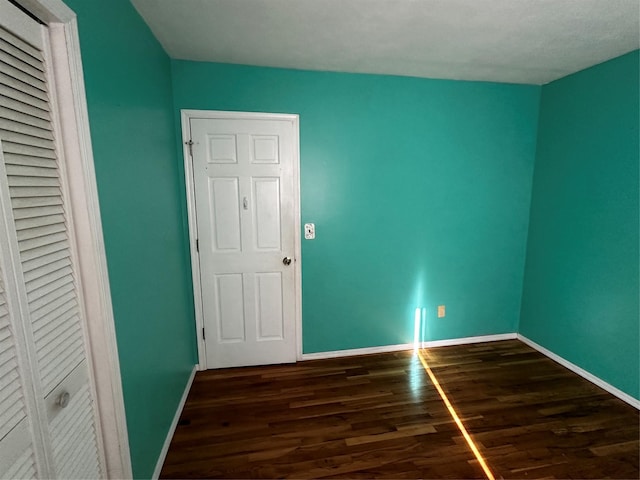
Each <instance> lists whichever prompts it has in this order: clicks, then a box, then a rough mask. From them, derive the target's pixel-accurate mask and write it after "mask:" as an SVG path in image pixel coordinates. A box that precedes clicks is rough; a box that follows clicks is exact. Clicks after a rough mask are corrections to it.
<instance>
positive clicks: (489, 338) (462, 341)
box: [422, 333, 517, 348]
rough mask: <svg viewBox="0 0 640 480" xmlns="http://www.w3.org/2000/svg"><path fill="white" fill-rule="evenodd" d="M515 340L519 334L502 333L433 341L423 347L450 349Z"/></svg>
mask: <svg viewBox="0 0 640 480" xmlns="http://www.w3.org/2000/svg"><path fill="white" fill-rule="evenodd" d="M515 338H517V334H515V333H500V334H497V335H480V336H478V337H462V338H452V339H449V340H432V341H429V342H424V343H423V344H422V345H423V346H424V348H435V347H450V346H453V345H466V344H468V343H483V342H499V341H501V340H513V339H515Z"/></svg>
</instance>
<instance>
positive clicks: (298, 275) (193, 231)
mask: <svg viewBox="0 0 640 480" xmlns="http://www.w3.org/2000/svg"><path fill="white" fill-rule="evenodd" d="M180 112H181V118H182V145H183V156H184V181H185V185H186V191H187V214H188V219H189V247H190V250H191V275H192V279H193V301H194V307H195V317H196V325H195V326H196V339H197V340H196V343H197V345H198V370H206V369H207V359H206V355H205V342H204V338H203V336H202V331H203V329H204V312H203V310H202V284H201V282H200V255H199V253H198V249H197V246H196V240H197V238H198V224H197V216H196V200H195V199H196V197H195V183H194V179H193V159H192V158H191V152H190V148H189V142H190V140H191V129H190V126H189V120H191V119H192V118H204V119H218V120H286V121H290V122H292V123H293V142H294V145H293V197H294V198H293V203H294V207H293V212H294V223H295V225H294V228H295V242H294V258H295V261H294V265H293V266H294V285H295V293H294V297H295V302H296V305H295V319H294V323H295V329H296V359H297V360H301V359H302V268H301V265H302V258H301V257H302V256H301V244H300V117H299V115H295V114H283V113H257V112H223V111H217V110H181V111H180Z"/></svg>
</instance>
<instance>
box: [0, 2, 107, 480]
mask: <svg viewBox="0 0 640 480" xmlns="http://www.w3.org/2000/svg"><path fill="white" fill-rule="evenodd" d="M2 1H5V0H2ZM38 28H43V27H38ZM45 48H46V47H45V44H34V42H33V41H31V42H28V41H26V40H25V38H24V37H23V38H20V37H19V35H17V34H16V33H15V32H11V31H9V29H8V28H6V27H5V28H0V93H1V94H2V95H1V97H0V142H1V148H2V158H3V162H4V170H5V172H6V179H0V186H2V187H4V188H8V193H9V195H8V197H9V199H10V203H11V208H10V215H9V216H11V217H12V219H11V220H12V222H13V229H12V230H13V231H11V232H9V233H8V234H9V237H10V242H14V243H13V244H14V245H15V248H16V251H17V252H18V254H17V255H16V263H18V265H17V267H16V270H17V277H18V283H19V284H20V285H19V290H20V295H22V301H23V305H25V309H26V310H27V311H26V312H24V314H23V315H24V316H25V317H26V318H25V321H26V322H27V323H28V326H29V328H30V333H31V340H32V348H31V356H32V358H31V362H32V363H34V364H35V365H32V368H34V369H35V371H37V377H38V378H37V383H38V385H37V388H36V390H37V391H38V392H39V394H40V395H41V396H42V399H44V401H43V402H41V408H42V409H43V410H45V411H44V412H42V413H43V417H45V418H46V422H47V431H46V432H45V434H44V435H45V438H46V441H45V444H46V447H47V448H48V449H49V451H48V455H49V457H50V458H51V460H52V461H51V463H52V465H49V468H50V469H51V471H53V472H54V474H55V476H56V477H58V478H98V477H100V476H101V473H102V471H101V457H100V453H99V452H100V450H99V444H98V434H97V424H96V412H95V403H94V398H93V395H92V390H91V383H90V377H89V370H88V365H87V352H86V349H85V336H84V331H83V326H82V321H81V316H82V308H81V305H80V304H79V298H80V297H79V294H78V285H77V280H78V279H77V277H76V275H75V273H74V266H73V258H72V257H73V255H72V250H71V245H70V237H71V235H70V230H69V229H70V224H69V212H68V211H67V210H66V208H65V197H64V195H63V192H62V186H63V185H62V183H63V182H62V181H61V170H60V165H59V152H58V151H57V148H56V145H57V144H56V142H55V138H54V136H55V130H54V126H53V123H52V119H53V118H54V115H53V114H52V112H51V98H50V93H49V92H50V89H49V82H50V76H49V75H47V70H46V68H47V66H46V64H45V58H46V56H45V55H44V54H43V52H44V50H45ZM5 182H6V183H5ZM66 398H68V404H67V405H66V406H64V408H63V407H62V406H61V403H64V401H63V399H66Z"/></svg>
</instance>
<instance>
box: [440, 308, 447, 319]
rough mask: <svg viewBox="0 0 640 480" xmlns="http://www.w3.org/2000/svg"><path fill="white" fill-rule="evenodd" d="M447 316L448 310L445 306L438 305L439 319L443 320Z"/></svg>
mask: <svg viewBox="0 0 640 480" xmlns="http://www.w3.org/2000/svg"><path fill="white" fill-rule="evenodd" d="M446 314H447V312H446V308H445V306H444V305H438V318H442V317H444V316H445V315H446Z"/></svg>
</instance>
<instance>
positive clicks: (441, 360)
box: [161, 340, 640, 479]
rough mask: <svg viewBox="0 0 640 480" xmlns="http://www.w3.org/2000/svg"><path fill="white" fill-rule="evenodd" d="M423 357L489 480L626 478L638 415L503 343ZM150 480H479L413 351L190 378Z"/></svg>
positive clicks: (635, 469)
mask: <svg viewBox="0 0 640 480" xmlns="http://www.w3.org/2000/svg"><path fill="white" fill-rule="evenodd" d="M422 354H423V356H424V357H425V359H426V360H427V362H428V363H429V366H430V368H431V370H432V371H433V373H434V374H435V376H436V377H437V379H438V382H439V384H440V385H441V387H442V389H443V390H444V392H446V394H447V396H448V398H449V401H450V402H451V404H452V405H453V407H454V408H455V409H456V411H457V413H458V415H459V417H460V418H461V420H462V422H463V423H464V425H465V427H466V429H467V431H468V432H469V434H470V435H471V436H472V438H473V439H474V441H475V443H476V445H477V447H478V449H479V450H480V452H481V454H482V455H483V457H484V458H485V460H486V462H487V463H488V465H489V467H490V468H491V470H492V471H493V472H494V474H495V476H496V478H505V479H506V478H639V475H640V473H639V472H640V470H639V463H640V462H639V458H638V457H639V454H638V449H639V448H640V445H639V437H640V433H639V427H638V425H639V421H640V417H639V414H638V411H637V410H636V409H634V408H633V407H630V406H629V405H626V404H625V403H623V402H622V401H620V400H618V399H617V398H615V397H613V396H612V395H610V394H608V393H607V392H604V391H603V390H601V389H600V388H598V387H596V386H595V385H593V384H591V383H589V382H587V381H586V380H584V379H582V378H581V377H578V376H577V375H575V374H573V373H572V372H570V371H568V370H566V369H565V368H563V367H561V366H559V365H558V364H556V363H555V362H553V361H551V360H549V359H548V358H546V357H544V356H543V355H541V354H539V353H538V352H536V351H534V350H532V349H531V348H529V347H528V346H527V345H524V344H523V343H521V342H519V341H517V340H509V341H503V342H492V343H483V344H475V345H463V346H455V347H442V348H434V349H430V350H425V351H423V352H422ZM161 478H327V479H328V478H485V477H484V474H483V471H482V469H481V468H480V465H479V462H478V461H477V459H476V458H475V456H474V455H473V453H472V452H471V450H470V448H469V447H468V445H467V442H466V441H465V440H464V438H463V437H462V434H461V433H460V431H459V429H458V427H457V425H456V424H455V422H454V421H453V419H452V417H451V415H450V414H449V411H448V410H447V408H446V407H445V405H444V403H443V402H442V400H441V398H440V396H439V394H438V392H437V391H436V389H435V388H434V386H433V385H432V384H431V382H430V380H429V377H428V376H427V374H426V373H425V371H424V369H423V367H422V365H421V364H420V362H419V360H418V359H417V357H416V356H414V355H413V354H412V352H398V353H388V354H379V355H369V356H361V357H348V358H337V359H329V360H314V361H308V362H301V363H298V364H295V365H279V366H267V367H245V368H236V369H224V370H212V371H206V372H198V374H197V375H196V378H195V381H194V384H193V387H192V389H191V392H190V393H189V397H188V399H187V402H186V405H185V407H184V410H183V412H182V416H181V419H180V422H179V425H178V427H177V429H176V432H175V435H174V438H173V440H172V443H171V446H170V449H169V452H168V454H167V458H166V461H165V464H164V466H163V469H162V473H161Z"/></svg>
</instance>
